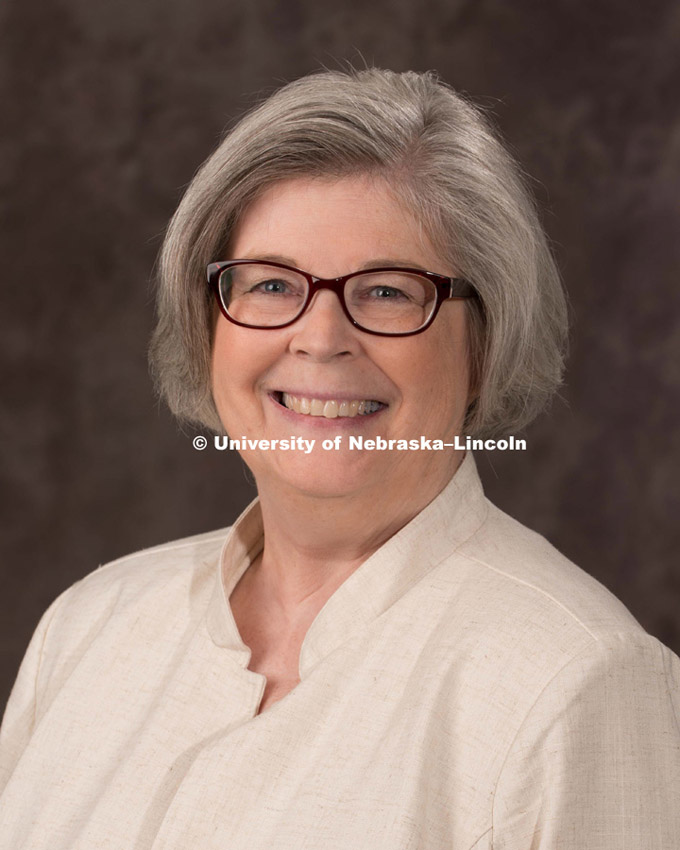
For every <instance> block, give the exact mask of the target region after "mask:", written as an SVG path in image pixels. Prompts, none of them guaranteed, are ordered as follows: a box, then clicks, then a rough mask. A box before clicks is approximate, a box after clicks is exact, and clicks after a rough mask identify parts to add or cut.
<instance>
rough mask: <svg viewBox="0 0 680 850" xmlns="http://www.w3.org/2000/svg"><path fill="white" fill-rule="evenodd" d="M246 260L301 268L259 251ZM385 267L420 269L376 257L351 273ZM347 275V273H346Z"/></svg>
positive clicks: (412, 262) (405, 262)
mask: <svg viewBox="0 0 680 850" xmlns="http://www.w3.org/2000/svg"><path fill="white" fill-rule="evenodd" d="M248 259H251V260H262V261H263V262H265V263H266V262H270V263H283V265H284V266H293V267H294V268H296V269H299V268H302V267H301V266H300V265H299V264H298V263H297V262H296V261H295V260H294V259H293V258H292V257H285V256H284V255H283V254H268V253H264V252H260V251H254V252H250V253H249V254H248ZM386 266H394V267H397V268H402V267H403V268H412V269H420V268H422V267H423V266H422V263H417V262H415V260H404V259H395V258H394V257H378V258H377V259H375V260H368V261H367V262H365V263H363V265H361V266H359V267H358V268H356V269H352V271H363V270H364V269H378V268H382V267H386ZM347 273H348V274H349V272H347Z"/></svg>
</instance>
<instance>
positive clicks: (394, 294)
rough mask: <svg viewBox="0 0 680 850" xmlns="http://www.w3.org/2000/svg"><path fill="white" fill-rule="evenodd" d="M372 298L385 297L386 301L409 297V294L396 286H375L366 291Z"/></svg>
mask: <svg viewBox="0 0 680 850" xmlns="http://www.w3.org/2000/svg"><path fill="white" fill-rule="evenodd" d="M366 294H367V295H368V296H369V297H370V298H378V299H384V300H386V301H396V300H398V299H404V298H408V296H407V295H406V294H405V293H404V292H402V291H401V289H397V288H396V287H394V286H374V287H373V288H372V289H369V290H368V292H367V293H366Z"/></svg>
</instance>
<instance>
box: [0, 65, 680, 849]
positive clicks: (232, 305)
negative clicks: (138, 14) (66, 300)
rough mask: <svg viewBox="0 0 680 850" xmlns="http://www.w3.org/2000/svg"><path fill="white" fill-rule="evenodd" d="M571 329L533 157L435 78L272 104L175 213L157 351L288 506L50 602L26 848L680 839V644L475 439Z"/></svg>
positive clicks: (26, 695) (540, 373)
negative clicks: (503, 486) (485, 485)
mask: <svg viewBox="0 0 680 850" xmlns="http://www.w3.org/2000/svg"><path fill="white" fill-rule="evenodd" d="M206 269H207V275H208V281H209V282H208V284H206V282H205V275H206ZM564 325H565V307H564V299H563V296H562V293H561V289H560V286H559V281H558V276H557V273H556V271H555V268H554V265H553V262H552V260H551V258H550V253H549V251H548V249H547V246H546V242H545V238H544V237H543V235H542V233H541V230H540V227H539V225H538V223H537V218H536V215H535V212H534V210H533V207H532V204H531V202H530V200H529V198H528V195H527V193H526V191H525V189H524V188H523V186H522V183H521V181H520V179H519V178H518V172H517V168H516V166H515V165H514V164H513V162H512V161H511V160H510V158H509V156H508V155H507V153H505V152H504V150H503V148H502V147H501V146H500V144H499V143H498V141H497V140H496V139H495V138H494V136H493V134H492V133H491V132H490V130H489V129H488V127H487V126H486V123H485V122H484V120H483V119H482V118H481V117H480V115H479V114H478V113H477V112H476V111H475V110H474V109H473V108H472V107H470V106H469V105H468V104H466V103H465V102H464V101H463V100H461V99H460V98H459V97H458V96H457V95H455V94H454V93H453V92H452V91H451V90H450V89H448V88H447V87H446V86H445V85H443V84H442V83H440V82H439V81H438V80H437V79H436V78H435V77H434V76H432V75H430V74H424V75H418V74H414V73H407V74H392V73H389V72H385V71H378V70H368V71H363V72H360V73H356V74H355V73H352V74H342V73H323V74H318V75H314V76H311V77H307V78H304V79H302V80H300V81H298V82H296V83H293V84H291V85H288V86H286V87H285V88H283V89H282V90H281V91H279V92H278V93H277V94H275V95H274V96H273V97H271V98H270V99H269V100H267V101H266V102H265V103H264V104H262V105H261V106H260V107H259V108H258V109H256V110H255V111H254V112H252V113H251V114H250V115H248V116H246V117H245V118H244V119H243V120H242V121H241V122H240V123H239V124H238V125H237V126H236V127H235V128H234V129H233V130H232V132H231V133H230V134H229V135H228V136H227V137H226V138H225V140H224V141H223V143H222V144H221V145H220V147H219V148H218V149H217V151H216V152H215V153H214V154H213V155H212V156H211V157H210V159H209V160H208V161H207V163H206V164H205V165H204V166H203V168H202V169H201V171H200V172H199V173H198V174H197V176H196V178H195V179H194V181H193V183H192V185H191V186H190V188H189V190H188V191H187V193H186V195H185V197H184V199H183V201H182V203H181V205H180V207H179V209H178V211H177V213H176V215H175V217H174V219H173V222H172V224H171V226H170V229H169V231H168V234H167V238H166V242H165V246H164V249H163V254H162V258H161V266H160V289H159V323H158V327H157V330H156V335H155V337H154V342H153V346H152V364H153V367H154V371H155V374H156V377H157V379H158V383H159V386H160V389H161V392H162V393H163V395H164V397H165V398H166V400H167V401H168V403H169V404H170V407H171V409H172V410H173V411H174V412H175V414H176V415H177V416H179V417H180V418H182V419H189V420H192V421H195V422H199V423H202V424H203V425H206V426H209V427H210V428H212V429H214V430H215V431H218V432H223V433H227V434H229V435H230V437H232V438H234V439H237V440H241V442H242V447H241V453H242V455H243V457H244V459H245V461H246V462H247V464H248V466H249V467H250V469H251V470H252V471H253V474H254V476H255V479H256V482H257V487H258V493H259V500H258V501H257V502H255V503H253V504H252V505H251V506H250V507H249V508H248V509H247V510H246V511H245V512H244V514H243V515H242V516H241V517H240V518H239V520H238V521H237V522H236V524H235V525H234V527H233V528H232V529H231V530H229V531H226V530H222V531H217V532H214V533H212V534H204V535H199V536H198V537H193V538H189V539H187V540H182V541H177V542H175V543H171V544H168V545H165V546H160V547H157V548H154V549H150V550H146V551H144V552H140V553H137V554H135V555H132V556H130V557H128V558H124V559H122V560H120V561H117V562H115V563H113V564H109V565H107V566H106V567H104V568H102V569H100V570H98V571H97V572H95V573H93V574H92V575H90V576H88V577H87V578H86V579H84V580H83V581H82V582H80V583H79V584H77V585H75V586H74V587H73V588H71V589H70V590H69V591H67V592H66V593H65V594H63V595H62V596H61V597H60V598H59V599H58V600H57V601H56V602H55V603H54V604H53V605H52V607H51V608H50V609H49V611H48V612H47V614H46V615H45V617H44V618H43V620H42V622H41V624H40V626H39V628H38V630H37V632H36V635H35V637H34V639H33V641H32V643H31V646H30V648H29V650H28V653H27V655H26V659H25V661H24V663H23V666H22V669H21V672H20V675H19V679H18V681H17V684H16V686H15V690H14V692H13V694H12V698H11V701H10V704H9V706H8V709H7V713H6V717H5V721H4V725H3V733H2V772H1V773H0V777H1V781H2V784H4V793H3V796H2V798H0V799H1V801H2V809H1V811H2V814H1V815H0V836H2V837H0V847H2V848H10V847H11V848H13V850H16V848H29V847H30V848H32V850H42V848H48V847H49V848H50V850H61V848H64V850H65V848H69V850H80V849H81V848H82V849H83V850H84V848H87V850H92V848H104V847H111V848H121V847H125V848H135V850H141V848H154V850H170V848H172V850H179V848H183V850H184V849H185V848H193V847H196V848H201V850H210V848H227V847H228V848H233V850H241V848H248V850H252V848H287V850H290V848H296V849H297V848H306V847H308V848H315V850H319V848H334V850H337V848H353V850H354V849H355V848H390V850H395V849H396V848H428V850H434V849H435V848H453V847H455V848H461V850H462V849H463V848H465V849H466V850H470V849H471V848H477V850H481V848H485V850H487V848H493V850H500V848H503V850H510V848H513V850H514V849H515V848H516V849H517V850H519V848H523V850H529V848H532V849H535V848H541V850H548V848H551V849H552V848H558V847H559V848H563V850H567V848H569V850H571V848H573V850H576V849H577V848H578V850H583V848H588V850H604V848H606V850H614V848H616V850H622V848H630V850H633V848H635V850H647V848H649V850H651V848H662V847H663V848H671V847H678V846H680V814H679V811H680V807H678V805H677V802H678V797H679V792H680V730H679V729H678V720H677V718H678V714H679V713H680V661H679V660H678V658H677V657H676V656H674V655H673V653H671V652H670V650H668V649H667V648H666V647H664V646H663V645H661V644H660V643H659V642H658V641H657V640H656V639H655V638H653V637H651V636H650V635H648V634H646V633H645V632H644V630H643V629H642V628H641V626H640V625H639V624H638V623H637V622H636V621H635V620H634V618H633V617H632V616H631V614H630V613H629V612H628V611H627V610H626V609H625V608H624V606H623V605H622V604H621V603H620V602H618V601H617V600H616V599H615V598H614V597H612V595H611V594H610V593H609V592H608V591H607V590H605V588H603V587H602V586H601V585H600V584H598V583H597V582H596V581H595V580H594V579H592V578H591V577H589V576H588V575H586V574H585V573H584V572H582V571H581V570H580V569H579V568H577V567H576V566H574V565H573V564H571V563H569V562H568V561H567V560H566V559H565V558H563V557H562V556H561V555H560V554H559V553H558V552H556V551H555V550H554V549H553V548H552V547H551V546H550V545H549V544H548V543H547V542H546V541H545V540H543V539H542V538H540V537H538V536H537V535H536V534H534V533H532V532H530V531H528V530H527V529H525V528H523V527H522V526H520V525H519V524H518V523H516V522H515V521H514V520H512V519H510V518H509V517H508V516H506V515H504V514H503V513H502V512H501V511H499V510H498V509H496V508H495V507H494V506H493V505H491V504H490V503H489V502H487V501H486V500H485V498H484V496H483V492H482V489H481V485H480V482H479V479H478V477H477V473H476V470H475V464H474V459H473V457H472V455H471V454H470V453H468V454H465V452H464V449H459V448H456V445H457V443H456V437H457V436H460V435H474V436H478V435H493V434H503V435H513V434H516V433H517V431H518V430H519V429H520V428H521V427H522V426H523V425H525V424H526V423H527V422H529V421H530V420H531V419H532V418H533V417H534V416H535V415H536V414H537V412H538V411H539V410H540V409H541V408H542V407H543V406H544V405H545V403H546V401H547V399H548V398H549V397H550V395H551V393H552V392H553V391H554V389H555V387H556V386H557V384H558V382H559V379H560V374H561V364H562V351H563V340H564ZM378 438H382V439H384V440H386V441H388V443H389V440H396V441H399V440H404V441H407V443H408V441H410V440H413V441H415V442H418V441H419V440H420V439H421V438H425V440H426V441H427V440H431V441H436V440H440V441H441V442H442V444H451V445H450V446H445V447H444V448H443V449H442V450H437V449H435V448H432V449H427V448H424V449H423V450H416V449H412V450H404V451H401V450H399V449H397V448H393V450H391V451H389V450H388V451H373V450H370V449H366V448H363V449H360V448H356V447H354V448H353V447H352V446H353V445H356V444H359V445H363V444H364V443H366V441H369V440H377V439H378ZM248 440H252V441H253V443H254V445H256V447H255V448H252V447H250V446H249V444H248V442H247V441H248ZM260 440H262V441H264V440H266V441H267V443H266V444H263V443H259V444H257V441H260ZM324 440H330V441H331V442H330V443H327V444H326V445H327V446H329V445H330V446H332V448H325V449H324V448H323V441H324ZM426 444H427V443H426ZM263 445H266V446H268V447H269V448H268V449H267V448H263ZM369 445H370V444H369ZM394 445H395V446H396V444H394ZM433 445H435V444H434V443H433ZM271 446H276V447H277V448H271ZM284 446H285V448H284ZM292 447H294V448H292ZM308 449H309V450H308Z"/></svg>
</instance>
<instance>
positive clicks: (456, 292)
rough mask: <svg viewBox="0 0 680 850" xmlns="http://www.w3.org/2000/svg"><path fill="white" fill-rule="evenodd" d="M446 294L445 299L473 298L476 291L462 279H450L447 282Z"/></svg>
mask: <svg viewBox="0 0 680 850" xmlns="http://www.w3.org/2000/svg"><path fill="white" fill-rule="evenodd" d="M447 284H448V289H449V291H448V293H446V298H474V297H475V296H476V295H477V290H476V289H475V288H474V286H473V285H472V284H471V283H468V281H467V280H465V279H464V278H462V277H452V278H449V279H448V280H447Z"/></svg>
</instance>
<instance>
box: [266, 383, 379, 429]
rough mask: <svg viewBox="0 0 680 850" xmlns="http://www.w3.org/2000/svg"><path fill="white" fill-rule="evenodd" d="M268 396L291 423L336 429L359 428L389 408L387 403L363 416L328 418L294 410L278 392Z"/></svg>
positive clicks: (333, 397) (335, 397)
mask: <svg viewBox="0 0 680 850" xmlns="http://www.w3.org/2000/svg"><path fill="white" fill-rule="evenodd" d="M268 398H269V400H270V401H271V403H272V404H273V405H274V406H275V408H276V410H277V411H278V412H279V413H280V414H281V416H284V417H285V418H286V419H287V420H288V421H289V422H291V423H298V424H300V425H306V426H308V427H310V428H322V429H323V428H328V429H331V430H332V429H333V428H335V429H336V430H337V429H338V428H347V429H348V430H349V429H352V428H357V427H358V426H360V425H362V424H363V425H367V424H368V423H370V422H372V421H373V420H374V419H375V417H376V416H380V414H381V413H384V411H385V410H387V405H386V406H385V407H381V408H380V409H379V410H376V411H374V412H373V413H365V414H362V415H361V416H336V417H334V418H326V417H325V416H309V415H308V414H305V413H296V412H295V411H294V410H291V409H290V408H289V407H286V406H285V405H283V404H281V402H279V401H278V400H277V398H276V394H275V393H274V392H270V393H268ZM314 398H319V397H318V396H314ZM337 398H338V397H337V396H331V398H330V399H326V400H327V401H332V400H333V399H337Z"/></svg>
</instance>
